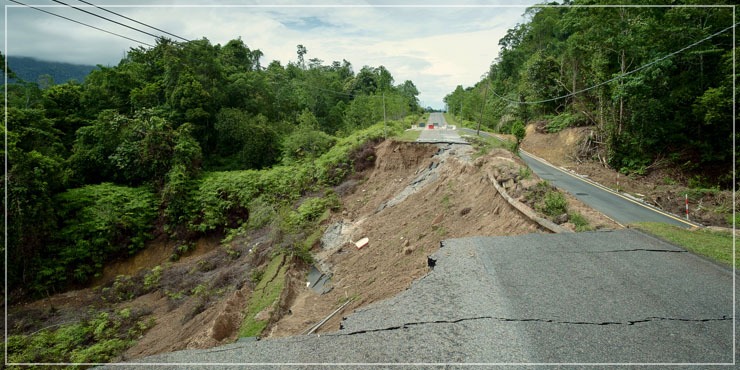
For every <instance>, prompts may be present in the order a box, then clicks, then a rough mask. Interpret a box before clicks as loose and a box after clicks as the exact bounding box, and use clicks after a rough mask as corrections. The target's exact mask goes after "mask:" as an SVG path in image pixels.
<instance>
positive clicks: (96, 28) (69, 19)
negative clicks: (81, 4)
mask: <svg viewBox="0 0 740 370" xmlns="http://www.w3.org/2000/svg"><path fill="white" fill-rule="evenodd" d="M9 1H12V2H14V3H16V4H19V5H23V6H27V7H29V8H31V9H35V10H38V11H40V12H44V13H46V14H49V15H53V16H55V17H59V18H62V19H66V20H68V21H70V22H74V23H77V24H81V25H83V26H86V27H90V28H92V29H95V30H98V31H102V32H105V33H108V34H111V35H114V36H118V37H121V38H124V39H126V40H130V41H133V42H137V43H139V44H142V45H146V46H151V47H154V45H152V44H148V43H146V42H143V41H139V40H136V39H132V38H130V37H127V36H123V35H121V34H117V33H115V32H111V31H108V30H104V29H102V28H99V27H95V26H91V25H89V24H87V23H83V22H80V21H76V20H74V19H72V18H67V17H65V16H63V15H59V14H56V13H52V12H49V11H46V10H44V9H41V8H37V7H35V6H31V5H28V4H24V3H21V2H20V1H16V0H9Z"/></svg>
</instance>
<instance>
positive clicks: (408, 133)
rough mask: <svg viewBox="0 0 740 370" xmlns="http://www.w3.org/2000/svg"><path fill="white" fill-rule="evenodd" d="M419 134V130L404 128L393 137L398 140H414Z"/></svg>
mask: <svg viewBox="0 0 740 370" xmlns="http://www.w3.org/2000/svg"><path fill="white" fill-rule="evenodd" d="M419 135H421V130H404V131H403V132H402V133H401V134H400V135H398V136H395V137H393V139H395V140H398V141H416V139H418V138H419Z"/></svg>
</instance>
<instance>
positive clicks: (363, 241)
mask: <svg viewBox="0 0 740 370" xmlns="http://www.w3.org/2000/svg"><path fill="white" fill-rule="evenodd" d="M369 242H370V239H368V238H367V237H365V238H362V239H360V240H358V241H356V242H355V247H357V249H362V248H363V247H365V246H366V245H367V243H369Z"/></svg>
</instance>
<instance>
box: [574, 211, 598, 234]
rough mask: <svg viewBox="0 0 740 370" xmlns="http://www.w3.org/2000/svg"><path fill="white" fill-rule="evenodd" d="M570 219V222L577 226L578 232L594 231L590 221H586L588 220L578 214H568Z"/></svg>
mask: <svg viewBox="0 0 740 370" xmlns="http://www.w3.org/2000/svg"><path fill="white" fill-rule="evenodd" d="M568 218H569V219H570V222H572V223H573V225H575V226H576V232H582V231H591V230H593V229H594V228H593V227H591V225H590V224H589V223H588V220H586V218H585V217H583V215H582V214H580V213H578V212H570V213H568Z"/></svg>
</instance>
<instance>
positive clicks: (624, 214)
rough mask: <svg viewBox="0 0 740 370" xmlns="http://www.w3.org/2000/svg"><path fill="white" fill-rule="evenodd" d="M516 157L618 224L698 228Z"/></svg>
mask: <svg viewBox="0 0 740 370" xmlns="http://www.w3.org/2000/svg"><path fill="white" fill-rule="evenodd" d="M462 130H463V131H465V132H468V133H472V134H475V130H471V129H467V128H465V129H462ZM481 135H484V136H489V137H494V138H496V136H494V135H491V134H489V133H486V132H483V131H481ZM497 139H498V138H497ZM519 154H520V156H521V158H522V160H524V162H525V163H527V165H528V166H529V167H530V168H531V169H532V171H533V172H534V173H536V174H537V176H539V177H540V178H542V179H543V180H547V181H548V182H550V183H551V184H552V185H554V186H556V187H558V188H559V189H562V190H565V191H567V192H568V193H570V194H572V195H573V196H574V197H576V198H577V199H578V200H580V201H582V202H583V203H586V204H588V205H589V206H590V207H592V208H593V209H595V210H597V211H599V212H601V213H603V214H605V215H606V216H608V217H610V218H611V219H613V220H614V221H616V222H618V223H620V224H623V225H626V224H631V223H636V222H661V223H666V224H670V225H675V226H680V227H685V228H690V227H694V226H698V225H697V224H695V223H693V222H688V221H686V220H684V219H681V218H679V217H678V216H676V215H672V214H670V213H667V212H664V211H662V210H659V209H657V208H655V207H653V206H651V205H648V204H645V203H643V202H641V201H639V200H636V199H633V198H630V197H628V196H626V195H624V194H620V193H617V192H615V191H614V190H611V189H609V188H607V187H605V186H603V185H600V184H597V183H595V182H593V181H590V180H588V179H584V178H582V177H580V176H578V175H575V174H572V173H570V172H568V171H565V170H562V169H560V168H557V167H555V166H553V165H552V164H550V163H548V162H546V161H545V160H543V159H541V158H539V157H537V156H534V155H532V154H530V153H528V152H526V151H524V150H519Z"/></svg>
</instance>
